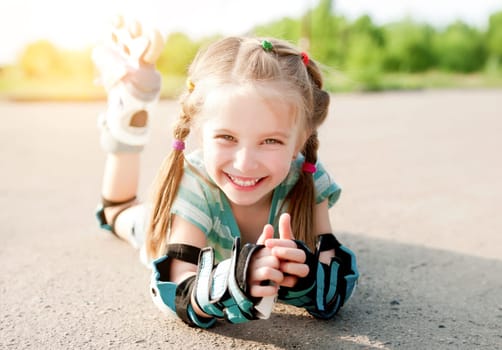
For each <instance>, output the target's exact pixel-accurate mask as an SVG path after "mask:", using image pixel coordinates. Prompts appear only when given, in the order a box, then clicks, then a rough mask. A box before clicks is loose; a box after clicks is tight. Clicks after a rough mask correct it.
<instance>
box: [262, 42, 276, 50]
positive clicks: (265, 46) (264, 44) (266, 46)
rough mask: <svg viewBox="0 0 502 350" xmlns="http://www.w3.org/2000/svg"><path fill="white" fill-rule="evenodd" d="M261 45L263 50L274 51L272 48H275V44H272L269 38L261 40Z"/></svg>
mask: <svg viewBox="0 0 502 350" xmlns="http://www.w3.org/2000/svg"><path fill="white" fill-rule="evenodd" d="M261 47H262V48H263V50H265V51H266V52H270V51H272V49H273V48H274V46H273V45H272V43H271V42H270V41H268V40H263V41H262V42H261Z"/></svg>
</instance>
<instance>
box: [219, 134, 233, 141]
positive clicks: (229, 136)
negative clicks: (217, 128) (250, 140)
mask: <svg viewBox="0 0 502 350" xmlns="http://www.w3.org/2000/svg"><path fill="white" fill-rule="evenodd" d="M216 138H217V139H222V140H224V141H228V142H234V141H235V137H233V136H232V135H217V136H216Z"/></svg>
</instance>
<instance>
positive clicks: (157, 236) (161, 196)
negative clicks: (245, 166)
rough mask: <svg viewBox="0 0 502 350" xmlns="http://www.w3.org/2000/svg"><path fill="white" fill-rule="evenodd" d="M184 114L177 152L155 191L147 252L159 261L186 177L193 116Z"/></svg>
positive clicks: (165, 166)
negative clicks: (185, 148)
mask: <svg viewBox="0 0 502 350" xmlns="http://www.w3.org/2000/svg"><path fill="white" fill-rule="evenodd" d="M186 112H187V111H183V112H182V113H181V116H180V118H179V119H178V121H177V123H176V124H175V126H174V132H173V136H174V142H173V150H172V151H171V153H170V154H169V155H168V156H167V157H166V158H165V159H164V161H163V163H162V165H161V167H160V170H159V172H158V173H157V178H156V180H155V184H156V187H155V188H154V196H153V203H152V204H153V210H152V217H151V220H150V223H149V227H148V230H147V234H146V251H147V254H148V256H149V257H150V258H157V257H159V256H160V255H162V254H163V253H164V247H165V246H166V242H167V239H168V237H167V232H168V231H169V226H170V222H171V215H169V213H170V211H171V207H172V205H173V202H174V199H175V198H176V194H177V192H178V187H179V184H180V182H181V179H182V177H183V167H184V164H185V156H184V153H183V149H184V142H185V140H186V138H187V137H188V135H189V133H190V124H191V118H190V114H189V113H186Z"/></svg>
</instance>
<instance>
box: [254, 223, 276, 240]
mask: <svg viewBox="0 0 502 350" xmlns="http://www.w3.org/2000/svg"><path fill="white" fill-rule="evenodd" d="M273 237H274V227H273V226H272V225H270V224H266V225H265V226H264V227H263V231H262V233H261V235H260V237H258V240H257V241H256V244H265V242H266V241H267V239H270V238H273Z"/></svg>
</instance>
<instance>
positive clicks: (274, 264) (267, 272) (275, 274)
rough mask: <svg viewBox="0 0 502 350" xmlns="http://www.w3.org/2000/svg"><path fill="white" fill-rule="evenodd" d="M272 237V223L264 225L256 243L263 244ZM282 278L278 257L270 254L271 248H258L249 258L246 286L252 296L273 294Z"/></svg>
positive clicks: (275, 292) (275, 293)
mask: <svg viewBox="0 0 502 350" xmlns="http://www.w3.org/2000/svg"><path fill="white" fill-rule="evenodd" d="M272 237H274V228H273V227H272V225H265V227H264V228H263V232H262V234H261V235H260V237H259V238H258V241H257V242H256V243H257V244H265V242H267V240H269V239H271V238H272ZM283 279H284V275H283V273H282V272H281V270H280V261H279V259H278V258H277V257H276V256H275V255H274V254H272V251H271V249H269V248H267V247H265V248H263V249H260V250H259V251H258V252H257V253H256V254H254V255H253V256H252V258H251V262H250V265H249V276H248V286H249V293H250V294H251V296H253V297H268V296H275V295H277V292H278V290H279V285H281V283H282V281H283Z"/></svg>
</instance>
